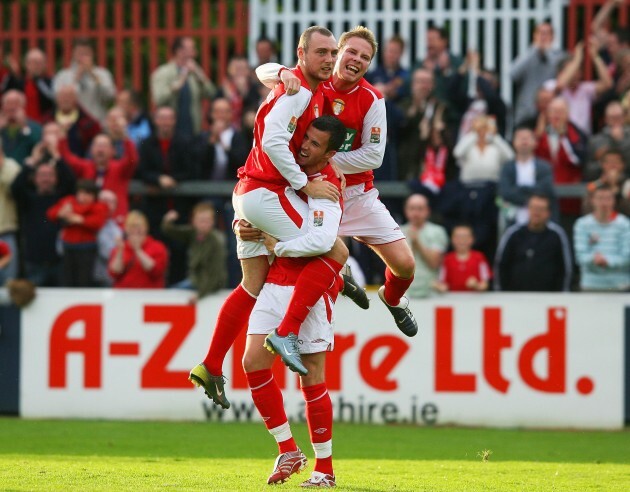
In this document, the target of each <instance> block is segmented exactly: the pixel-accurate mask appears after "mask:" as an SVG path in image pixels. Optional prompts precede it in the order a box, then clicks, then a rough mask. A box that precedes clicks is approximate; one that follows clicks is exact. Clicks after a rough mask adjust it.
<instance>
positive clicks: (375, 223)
mask: <svg viewBox="0 0 630 492" xmlns="http://www.w3.org/2000/svg"><path fill="white" fill-rule="evenodd" d="M364 188H365V184H359V185H354V186H349V187H348V188H346V189H345V190H344V192H343V217H342V218H341V225H340V226H339V235H340V236H348V237H354V238H356V239H358V240H359V241H361V242H364V243H366V244H387V243H393V242H394V241H399V240H400V239H405V235H404V234H403V233H402V231H401V230H400V226H399V225H398V223H397V222H396V221H395V220H394V218H393V217H392V216H391V214H390V213H389V210H387V207H386V206H385V205H383V202H381V201H380V200H379V199H378V190H377V189H376V188H372V189H371V190H369V191H363V190H364Z"/></svg>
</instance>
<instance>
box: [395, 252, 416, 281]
mask: <svg viewBox="0 0 630 492" xmlns="http://www.w3.org/2000/svg"><path fill="white" fill-rule="evenodd" d="M398 269H399V275H398V276H399V277H401V278H410V277H412V276H413V274H414V272H415V271H416V260H415V259H414V257H413V255H405V256H404V257H402V258H401V259H400V265H399V266H398Z"/></svg>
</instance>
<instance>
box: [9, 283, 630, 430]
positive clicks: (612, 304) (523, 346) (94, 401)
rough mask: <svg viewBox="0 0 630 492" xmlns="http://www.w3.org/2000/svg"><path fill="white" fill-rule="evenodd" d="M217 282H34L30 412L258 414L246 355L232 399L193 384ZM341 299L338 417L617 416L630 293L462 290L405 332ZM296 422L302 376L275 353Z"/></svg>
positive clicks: (609, 423)
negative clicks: (122, 286) (45, 285)
mask: <svg viewBox="0 0 630 492" xmlns="http://www.w3.org/2000/svg"><path fill="white" fill-rule="evenodd" d="M224 297H225V293H222V294H220V295H216V296H212V297H209V298H206V299H204V300H203V301H202V302H200V303H199V304H197V305H190V304H188V303H187V294H186V293H184V292H179V291H172V290H170V291H166V290H164V291H146V290H145V291H113V290H96V289H94V290H70V289H41V290H40V291H39V295H38V298H37V300H36V301H35V302H34V303H33V304H32V305H31V306H30V307H29V308H27V309H25V310H24V311H23V314H22V342H21V379H20V413H21V415H22V416H24V417H53V418H54V417H64V418H65V417H77V418H106V419H183V420H203V419H210V420H224V421H233V420H243V421H244V420H251V419H254V420H257V419H258V415H257V413H256V411H255V408H254V407H253V404H252V401H251V397H250V394H249V390H248V389H247V386H246V381H245V377H244V374H243V372H242V369H241V368H240V358H241V356H242V352H243V347H244V338H241V339H240V340H239V341H238V342H237V344H236V347H235V353H232V352H230V354H228V358H227V360H226V362H225V365H224V372H225V375H226V376H227V378H228V385H227V387H226V390H227V392H228V393H227V395H228V397H229V398H230V400H231V401H232V408H230V409H229V410H227V411H224V412H223V411H220V410H219V409H218V407H215V406H214V405H213V404H212V403H211V402H210V401H209V400H208V399H207V398H206V397H205V396H204V394H203V391H201V390H200V389H195V388H193V386H192V385H191V384H190V383H189V382H188V381H187V375H188V371H189V369H190V368H191V367H192V366H194V365H195V364H196V363H198V362H199V361H201V360H202V359H203V357H204V355H205V352H206V349H207V346H208V342H209V339H210V335H211V332H212V328H213V326H214V321H215V317H216V313H217V311H218V309H219V307H220V305H221V303H222V301H223V299H224ZM371 297H372V306H371V307H370V309H369V310H368V311H362V310H360V309H358V308H357V307H356V306H354V305H353V304H352V303H351V302H350V301H348V300H347V299H344V298H340V300H339V301H338V304H337V307H336V309H335V318H336V324H335V326H336V328H335V329H336V342H335V343H336V345H335V351H334V352H331V353H330V354H328V360H327V365H328V368H327V369H328V371H327V380H328V386H329V389H330V392H331V397H332V400H333V405H334V411H335V417H336V419H337V420H343V421H354V422H375V423H381V422H400V423H419V424H461V425H483V426H510V427H512V426H523V427H574V428H607V429H614V428H620V427H622V426H623V398H624V393H623V391H624V388H623V384H624V380H623V371H624V367H623V357H624V354H623V340H624V315H625V306H626V304H628V298H627V297H626V296H617V295H588V294H557V295H556V294H553V295H552V294H531V295H530V294H522V295H512V294H479V295H474V294H461V295H448V296H445V297H441V298H436V299H431V300H424V301H414V302H412V306H411V308H412V311H413V312H414V314H415V316H416V319H417V320H418V323H419V325H420V333H419V334H418V335H417V336H416V337H414V338H407V337H405V336H404V335H402V334H401V333H400V332H399V331H398V330H397V329H396V328H395V325H394V323H393V320H392V319H391V317H390V315H389V313H388V312H387V310H386V309H385V308H384V307H383V305H382V304H381V303H380V301H379V300H378V298H377V297H376V295H375V294H372V296H371ZM276 369H277V370H276V378H277V379H278V381H279V382H280V384H281V385H282V386H283V393H284V396H285V403H286V404H285V407H286V409H287V413H288V414H289V415H290V417H291V418H292V419H296V420H299V419H303V403H302V397H301V392H300V391H299V389H298V385H297V377H296V376H295V375H294V374H293V373H291V372H289V371H288V369H285V368H284V366H282V365H280V364H277V367H276Z"/></svg>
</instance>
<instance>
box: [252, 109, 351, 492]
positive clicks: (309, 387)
mask: <svg viewBox="0 0 630 492" xmlns="http://www.w3.org/2000/svg"><path fill="white" fill-rule="evenodd" d="M345 134H346V130H345V127H344V125H343V124H342V123H341V122H340V121H339V120H338V119H336V118H335V117H333V116H321V117H319V118H317V119H316V120H314V121H313V122H312V123H311V125H310V126H309V128H308V130H307V131H306V135H305V137H304V141H303V143H302V146H301V148H300V152H299V154H298V156H297V159H296V160H297V162H298V164H300V165H301V166H302V169H303V170H304V172H305V173H306V174H307V175H308V176H309V179H310V180H312V179H317V178H324V179H325V180H326V181H328V182H330V183H334V185H335V186H336V187H337V188H338V189H339V190H341V184H340V181H339V179H338V178H336V176H335V172H334V171H333V169H332V166H331V165H330V164H329V163H328V162H329V160H330V158H331V157H332V156H333V155H334V154H335V150H336V149H338V148H339V146H340V145H341V144H342V143H343V140H344V138H345ZM341 208H342V205H341V203H339V202H333V201H331V200H325V199H313V198H308V218H307V222H308V231H307V233H306V234H305V235H303V236H299V237H297V238H295V239H292V240H289V241H286V242H278V241H277V240H276V239H275V238H273V237H271V236H269V235H264V244H265V246H266V247H267V249H268V250H269V251H271V252H274V253H275V254H276V255H277V256H276V258H275V260H274V262H273V263H272V265H271V268H270V270H269V274H268V275H267V279H266V282H265V285H264V287H263V289H262V291H261V292H260V295H259V296H258V299H257V300H256V305H255V306H254V310H253V312H252V314H251V317H250V320H249V328H248V331H247V335H248V336H247V344H246V348H245V355H244V357H243V368H244V369H245V373H246V376H247V382H248V384H249V387H250V389H251V392H252V399H253V400H254V404H255V405H256V408H257V409H258V411H259V413H260V415H261V417H262V418H263V421H264V422H265V425H266V426H267V429H268V430H269V432H270V434H271V435H273V436H274V438H275V439H276V442H277V443H278V448H279V453H280V454H279V456H278V457H277V459H276V461H275V463H274V470H273V472H272V474H271V475H270V476H269V479H268V480H267V483H270V484H273V483H279V482H284V481H285V480H287V479H288V478H289V477H290V476H291V475H292V474H293V473H296V472H298V471H301V470H302V469H303V468H304V467H305V466H306V456H304V454H303V453H302V451H301V450H300V449H299V448H298V446H297V444H296V443H295V440H294V439H293V437H292V434H291V428H290V426H289V422H288V420H287V416H286V413H285V410H284V402H283V399H282V393H281V391H280V388H279V386H278V384H277V383H276V381H275V379H274V377H273V373H272V371H271V366H272V364H273V362H274V358H275V357H274V355H272V354H271V353H270V352H268V351H267V350H265V349H264V347H263V340H264V339H265V337H266V336H267V335H268V334H270V333H272V332H273V331H274V329H276V328H277V327H278V326H279V325H280V324H281V322H282V320H283V317H284V312H285V311H286V309H287V307H288V306H289V303H290V301H291V297H292V293H293V289H294V287H293V286H294V285H295V284H296V282H297V279H298V277H299V275H300V272H301V271H302V270H303V269H304V268H306V267H308V265H310V264H311V263H314V262H321V261H323V258H322V257H321V256H319V257H316V258H288V257H290V256H297V255H301V254H302V252H303V251H305V250H309V251H310V252H311V253H312V254H321V253H323V252H326V251H327V249H329V248H330V244H332V243H333V242H334V241H335V240H336V238H337V234H338V231H339V222H340V220H341ZM255 244H260V243H255ZM318 248H319V250H318ZM340 284H341V285H340ZM342 285H343V281H342V280H341V277H339V276H336V281H334V282H333V283H332V284H331V285H329V286H328V289H327V290H326V293H325V294H324V295H323V296H322V297H321V298H320V299H319V300H317V302H316V303H315V304H314V305H313V307H312V309H311V310H310V312H309V313H308V316H307V317H306V319H305V320H304V323H303V324H302V329H301V331H300V337H299V340H298V342H299V343H298V344H296V347H295V348H296V349H297V350H299V351H300V353H301V354H302V361H303V363H304V365H305V366H306V367H307V368H308V375H306V376H301V378H300V385H301V388H302V394H303V395H304V401H305V402H306V420H307V422H308V429H309V433H310V438H311V443H312V445H313V449H314V450H315V470H314V471H313V473H312V475H311V477H310V479H309V480H307V481H305V482H304V483H302V486H303V487H333V486H335V475H334V472H333V467H332V423H333V422H332V421H333V409H332V402H331V400H330V396H329V395H328V389H327V388H326V382H325V379H324V373H325V371H324V369H325V362H326V352H327V351H330V350H332V347H333V344H334V335H333V327H332V308H333V305H334V302H335V300H336V298H337V294H338V292H339V288H340V287H341V286H342Z"/></svg>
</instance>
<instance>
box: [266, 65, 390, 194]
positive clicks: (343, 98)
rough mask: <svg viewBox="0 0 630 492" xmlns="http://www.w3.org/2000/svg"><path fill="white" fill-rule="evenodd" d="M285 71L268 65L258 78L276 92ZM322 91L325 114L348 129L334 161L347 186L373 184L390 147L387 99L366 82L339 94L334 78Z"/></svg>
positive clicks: (323, 85) (326, 83) (279, 67)
mask: <svg viewBox="0 0 630 492" xmlns="http://www.w3.org/2000/svg"><path fill="white" fill-rule="evenodd" d="M281 68H282V65H280V64H278V63H265V64H264V65H261V66H259V67H258V68H257V69H256V76H257V77H258V79H259V80H260V81H261V82H262V83H263V84H264V85H266V86H267V87H269V88H274V87H277V85H276V84H278V82H280V78H279V77H278V71H279V70H280V69H281ZM279 85H282V84H279ZM321 88H322V90H323V92H324V95H325V99H326V103H325V108H324V114H332V115H334V116H336V117H337V118H339V119H340V120H341V122H342V123H343V124H344V125H345V127H346V140H345V142H344V143H343V145H342V146H341V148H340V149H339V150H340V151H339V152H338V153H337V154H336V155H335V156H334V157H333V164H335V165H337V167H338V168H339V169H340V170H341V171H342V172H343V173H344V174H345V175H346V185H347V186H352V185H356V184H361V183H371V182H372V181H373V179H374V173H373V170H374V169H378V168H379V167H381V164H382V163H383V156H384V155H385V144H386V143H387V116H386V112H385V100H384V99H383V95H382V94H381V93H380V92H379V91H377V90H376V89H375V88H374V87H373V86H372V85H371V84H370V83H369V82H368V81H367V80H365V79H363V78H362V79H361V80H360V81H359V83H358V84H357V85H355V86H354V87H353V88H352V89H350V90H349V91H348V92H340V91H338V90H336V89H335V88H334V87H333V83H332V78H331V79H329V80H327V81H326V82H324V83H323V84H321ZM366 188H367V189H369V188H371V186H367V187H366Z"/></svg>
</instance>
